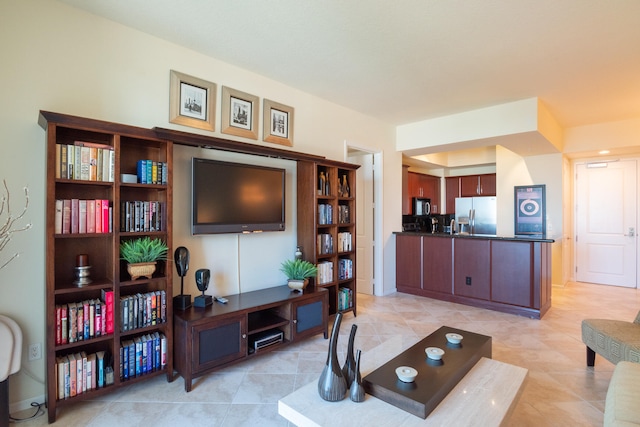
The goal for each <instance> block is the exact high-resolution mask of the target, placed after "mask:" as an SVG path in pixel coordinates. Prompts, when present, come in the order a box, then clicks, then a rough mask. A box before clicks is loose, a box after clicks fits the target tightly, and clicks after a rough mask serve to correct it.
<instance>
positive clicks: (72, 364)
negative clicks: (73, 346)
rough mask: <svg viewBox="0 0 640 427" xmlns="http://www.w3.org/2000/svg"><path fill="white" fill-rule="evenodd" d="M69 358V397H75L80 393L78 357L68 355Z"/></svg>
mask: <svg viewBox="0 0 640 427" xmlns="http://www.w3.org/2000/svg"><path fill="white" fill-rule="evenodd" d="M67 357H68V358H69V397H74V396H75V395H76V394H77V393H78V384H77V378H78V367H77V360H76V356H75V355H74V354H73V353H71V354H68V355H67Z"/></svg>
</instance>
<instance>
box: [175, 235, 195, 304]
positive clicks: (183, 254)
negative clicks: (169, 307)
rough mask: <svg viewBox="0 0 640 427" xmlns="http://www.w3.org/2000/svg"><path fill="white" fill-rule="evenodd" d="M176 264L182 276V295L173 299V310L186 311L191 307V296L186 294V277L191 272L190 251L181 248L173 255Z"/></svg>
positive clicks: (179, 274)
mask: <svg viewBox="0 0 640 427" xmlns="http://www.w3.org/2000/svg"><path fill="white" fill-rule="evenodd" d="M173 259H174V261H175V263H176V270H178V276H180V295H176V296H175V297H173V308H174V309H176V310H186V309H187V308H189V307H191V295H185V294H184V276H186V275H187V271H189V249H187V248H185V247H184V246H180V247H179V248H177V249H176V251H175V253H174V254H173Z"/></svg>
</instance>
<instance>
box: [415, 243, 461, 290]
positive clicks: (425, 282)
mask: <svg viewBox="0 0 640 427" xmlns="http://www.w3.org/2000/svg"><path fill="white" fill-rule="evenodd" d="M452 245H453V239H452V238H450V237H441V238H436V237H433V238H431V237H426V238H424V239H423V242H422V289H424V290H425V291H430V292H437V293H442V294H449V295H451V293H452V289H451V268H442V267H443V266H451V260H452V257H453V248H452Z"/></svg>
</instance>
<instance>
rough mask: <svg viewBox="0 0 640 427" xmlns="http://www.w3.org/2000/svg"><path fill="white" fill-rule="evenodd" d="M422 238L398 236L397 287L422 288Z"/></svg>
mask: <svg viewBox="0 0 640 427" xmlns="http://www.w3.org/2000/svg"><path fill="white" fill-rule="evenodd" d="M421 261H422V236H420V235H412V234H409V235H407V234H403V235H397V236H396V287H397V288H398V290H401V289H406V288H414V289H421V288H422V263H421Z"/></svg>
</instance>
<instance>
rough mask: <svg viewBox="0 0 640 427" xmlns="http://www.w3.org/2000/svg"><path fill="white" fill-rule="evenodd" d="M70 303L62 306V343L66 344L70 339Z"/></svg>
mask: <svg viewBox="0 0 640 427" xmlns="http://www.w3.org/2000/svg"><path fill="white" fill-rule="evenodd" d="M68 310H69V309H68V305H67V304H62V306H61V307H60V323H61V325H62V330H61V332H62V336H61V339H60V344H66V343H67V342H68V340H69V321H68V318H67V316H68V314H67V313H68Z"/></svg>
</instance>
